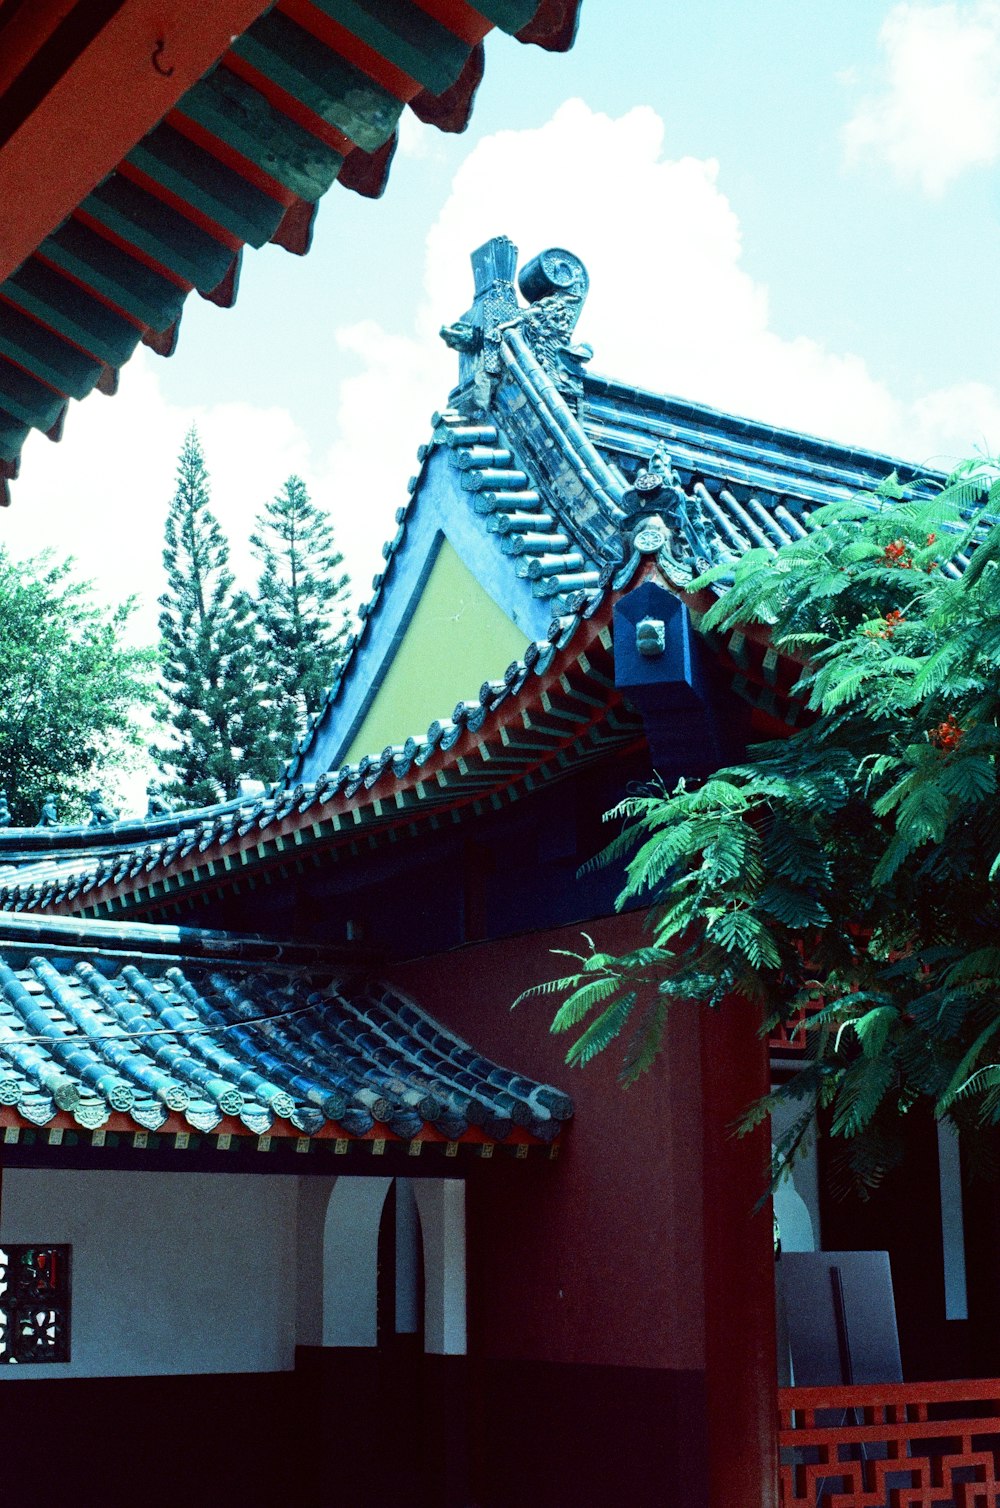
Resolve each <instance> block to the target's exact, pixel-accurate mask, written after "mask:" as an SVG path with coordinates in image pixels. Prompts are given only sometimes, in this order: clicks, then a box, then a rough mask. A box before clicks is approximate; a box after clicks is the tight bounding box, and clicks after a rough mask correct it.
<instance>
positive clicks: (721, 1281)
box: [701, 999, 778, 1508]
mask: <svg viewBox="0 0 1000 1508" xmlns="http://www.w3.org/2000/svg"><path fill="white" fill-rule="evenodd" d="M759 1021H760V1014H759V1012H758V1011H757V1010H756V1009H755V1007H753V1006H752V1005H750V1004H748V1003H747V1002H746V1001H743V1000H737V999H731V1000H728V1001H726V1003H725V1005H724V1006H723V1007H722V1008H721V1009H720V1010H718V1011H706V1012H705V1013H704V1015H703V1024H702V1038H701V1041H702V1068H701V1081H702V1117H703V1138H704V1140H703V1145H704V1154H703V1155H704V1183H703V1186H704V1244H705V1370H706V1390H707V1407H708V1452H709V1460H708V1479H709V1496H708V1501H709V1508H737V1505H738V1508H777V1502H778V1486H777V1474H778V1472H777V1464H778V1439H777V1424H778V1421H777V1398H776V1389H777V1381H776V1357H775V1318H774V1236H773V1226H772V1220H771V1206H770V1201H768V1202H767V1204H766V1205H765V1206H764V1207H763V1208H762V1209H760V1210H758V1211H757V1212H756V1213H754V1206H755V1205H756V1203H757V1201H758V1199H759V1198H760V1195H761V1191H762V1189H763V1188H765V1187H766V1178H767V1167H768V1161H769V1157H770V1132H769V1128H768V1125H767V1124H766V1123H765V1124H764V1125H763V1126H760V1127H758V1128H757V1130H756V1131H754V1132H753V1133H752V1134H751V1135H749V1136H746V1137H743V1138H741V1139H737V1138H736V1137H735V1136H734V1134H733V1124H734V1122H736V1121H738V1120H739V1119H740V1117H741V1116H742V1115H743V1113H744V1111H745V1110H746V1108H747V1106H748V1105H750V1104H752V1103H753V1101H754V1100H756V1099H759V1098H760V1096H761V1095H762V1094H766V1093H767V1090H768V1079H769V1073H768V1050H767V1043H766V1042H763V1041H761V1039H760V1037H759V1036H758V1034H757V1027H758V1024H759Z"/></svg>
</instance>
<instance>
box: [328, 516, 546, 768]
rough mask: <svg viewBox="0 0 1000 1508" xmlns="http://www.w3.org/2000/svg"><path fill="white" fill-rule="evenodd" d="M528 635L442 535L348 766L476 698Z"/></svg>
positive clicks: (350, 750) (522, 647) (520, 650)
mask: <svg viewBox="0 0 1000 1508" xmlns="http://www.w3.org/2000/svg"><path fill="white" fill-rule="evenodd" d="M527 644H528V639H527V636H526V635H525V634H523V633H522V632H521V630H520V629H519V628H517V627H516V626H515V625H514V624H513V623H512V622H511V621H510V619H509V618H508V617H507V614H506V613H505V612H504V611H503V609H502V608H499V607H497V605H496V603H495V602H494V601H493V599H492V597H490V596H488V595H487V593H486V592H484V590H483V588H482V587H481V586H480V585H479V582H478V581H477V580H476V578H475V577H474V576H473V574H472V572H471V571H470V570H469V569H468V567H467V566H465V565H463V563H462V561H461V560H460V559H459V557H458V555H457V554H456V553H455V551H454V549H453V548H452V546H451V545H450V544H449V543H448V541H447V540H443V541H442V544H441V548H440V550H439V552H438V557H437V559H436V560H435V562H434V564H433V566H432V567H431V571H430V575H429V576H428V577H427V581H426V583H425V585H424V589H423V591H422V592H421V594H420V600H419V602H418V603H417V605H416V608H415V610H414V612H413V616H412V617H411V619H410V621H409V623H408V624H407V627H406V631H405V633H404V635H403V639H402V642H401V643H400V645H399V648H398V649H397V650H396V653H395V655H394V656H393V660H392V664H391V665H390V666H389V669H388V670H387V672H386V675H385V679H384V680H383V682H382V684H381V686H380V687H379V689H378V691H377V692H376V693H375V700H374V701H373V702H372V704H371V706H370V707H369V708H368V711H367V712H366V713H365V716H364V720H363V722H362V724H361V727H360V728H359V729H358V731H357V733H356V734H355V736H354V738H353V739H352V741H351V745H350V747H349V748H348V750H347V753H346V754H345V755H344V761H345V763H354V762H355V761H357V760H359V759H360V758H361V756H362V754H379V753H381V751H382V750H383V749H384V748H385V747H386V745H387V744H399V743H402V742H403V740H404V739H405V738H408V737H409V736H410V734H420V733H423V732H424V731H425V730H426V729H427V727H428V726H429V725H430V724H431V723H432V722H433V721H434V720H435V718H441V717H450V716H451V712H452V708H453V707H454V706H455V705H456V703H457V702H460V701H463V700H465V701H471V700H474V699H475V697H477V696H478V695H479V688H480V686H481V685H482V684H483V682H484V681H487V680H499V679H500V678H501V676H502V675H503V673H504V671H505V670H506V669H507V666H508V665H509V664H510V663H511V661H512V660H519V659H521V658H522V657H523V655H524V651H525V648H526V647H527Z"/></svg>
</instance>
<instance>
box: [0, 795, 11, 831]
mask: <svg viewBox="0 0 1000 1508" xmlns="http://www.w3.org/2000/svg"><path fill="white" fill-rule="evenodd" d="M0 827H10V806H9V805H8V803H7V792H6V791H0Z"/></svg>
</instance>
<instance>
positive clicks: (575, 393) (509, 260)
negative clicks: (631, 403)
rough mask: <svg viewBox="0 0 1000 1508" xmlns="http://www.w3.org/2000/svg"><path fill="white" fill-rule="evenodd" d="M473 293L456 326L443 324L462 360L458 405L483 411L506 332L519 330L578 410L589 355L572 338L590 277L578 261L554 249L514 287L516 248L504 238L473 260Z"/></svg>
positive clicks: (529, 265)
mask: <svg viewBox="0 0 1000 1508" xmlns="http://www.w3.org/2000/svg"><path fill="white" fill-rule="evenodd" d="M471 261H472V275H473V279H474V283H475V292H474V297H473V301H472V307H471V308H470V309H469V310H468V312H467V313H466V314H463V315H462V317H461V319H459V320H457V321H456V322H455V323H454V324H451V325H444V326H443V327H442V330H441V338H442V340H443V341H444V342H445V344H446V345H448V346H450V347H451V348H452V350H455V351H457V352H458V354H459V375H458V391H457V393H456V394H455V395H454V397H455V403H456V405H457V406H458V407H460V408H461V407H467V406H468V407H471V408H472V410H473V411H475V410H482V411H485V410H487V409H488V408H489V407H490V405H491V402H492V398H493V394H494V392H495V390H496V387H497V384H498V383H499V380H500V376H501V373H502V370H503V361H502V356H501V345H502V342H503V338H504V336H505V334H507V332H509V331H513V330H516V329H519V330H521V331H522V333H523V335H524V337H525V340H526V342H527V344H528V346H529V348H530V349H531V350H532V351H533V352H534V353H535V355H536V356H537V357H538V359H539V361H540V362H541V363H542V365H543V366H544V368H545V370H546V372H547V373H548V374H549V376H550V377H551V378H552V379H553V381H554V382H555V384H556V387H557V388H558V390H559V391H560V392H561V393H562V394H563V396H564V397H565V398H566V399H567V400H568V401H570V402H572V404H573V405H574V407H575V405H576V403H577V401H578V400H579V398H580V396H581V394H582V392H583V383H582V380H581V377H580V372H579V368H580V367H581V366H582V363H583V362H585V361H587V360H589V359H590V357H591V356H592V355H593V352H592V351H591V349H590V347H589V346H575V345H573V344H572V343H571V337H572V334H573V330H574V327H575V325H576V322H577V319H578V318H579V316H580V310H581V308H582V306H583V301H584V299H585V298H586V296H587V289H588V288H589V286H590V279H589V277H588V275H587V269H586V268H585V267H584V265H583V263H582V262H581V261H580V259H579V257H576V256H574V255H573V253H572V252H569V251H563V250H562V249H561V248H560V247H552V248H550V249H549V250H548V251H543V252H541V254H540V255H539V256H537V257H535V258H534V260H533V261H531V262H529V263H527V265H526V266H525V267H523V268H522V269H521V275H520V277H519V278H518V287H519V288H520V290H521V293H522V294H523V295H524V297H525V299H526V300H527V307H524V306H522V305H521V304H519V303H518V299H517V294H516V292H515V289H514V274H515V272H516V270H517V247H516V246H515V245H514V243H513V241H511V240H510V238H509V237H508V236H494V237H493V238H492V240H489V241H486V242H485V243H484V244H483V245H482V246H480V247H478V248H477V249H476V250H475V251H474V252H473V253H472V257H471Z"/></svg>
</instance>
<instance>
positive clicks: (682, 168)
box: [418, 100, 1000, 465]
mask: <svg viewBox="0 0 1000 1508" xmlns="http://www.w3.org/2000/svg"><path fill="white" fill-rule="evenodd" d="M664 129H665V128H664V124H663V121H662V120H661V119H660V117H659V116H658V115H657V114H656V113H655V111H653V110H652V109H649V108H648V107H640V108H637V109H634V110H631V111H629V112H628V114H626V115H624V116H622V117H620V118H619V119H616V120H612V119H610V118H609V117H608V116H606V115H602V114H600V113H597V112H595V111H592V110H591V109H589V108H588V106H587V105H586V104H584V103H583V102H582V101H579V100H576V101H570V102H568V103H567V104H565V105H563V106H562V107H561V108H560V110H558V111H557V113H556V114H555V116H554V117H553V118H552V120H550V121H549V122H548V123H547V124H545V125H543V126H541V127H539V128H537V129H535V130H527V131H502V132H498V133H497V134H496V135H494V136H491V137H488V138H486V139H485V140H483V141H482V142H480V143H479V145H478V146H477V147H476V148H475V150H474V151H473V152H472V153H471V154H470V156H469V157H468V158H467V159H466V161H465V162H464V163H463V165H462V167H461V168H460V169H459V171H458V173H457V174H456V176H455V179H454V183H453V186H452V192H451V194H450V196H449V198H448V200H447V202H446V203H445V205H444V207H443V209H442V211H441V214H440V215H439V217H438V219H437V222H436V223H435V225H434V227H433V229H432V230H431V232H430V235H429V237H428V247H427V268H426V276H425V285H426V288H427V304H426V306H425V308H424V309H423V310H422V311H421V313H420V316H419V319H418V336H419V339H420V340H422V341H425V342H433V331H435V330H436V329H437V327H438V326H439V325H440V324H441V323H443V322H444V321H446V320H452V319H455V318H456V317H457V316H458V315H460V314H461V312H462V310H463V308H464V307H465V304H466V300H467V298H468V296H469V293H470V291H471V278H470V273H469V265H468V253H469V251H470V249H471V248H473V247H475V246H477V245H479V244H480V243H481V242H482V241H483V240H485V239H486V238H487V237H489V236H491V235H496V234H498V233H499V232H505V233H507V234H508V235H510V236H511V237H512V238H513V239H514V240H515V241H516V242H517V243H518V245H519V246H520V248H521V251H522V255H523V256H524V257H527V256H531V255H534V254H535V253H536V252H537V251H540V250H541V249H542V248H543V247H545V246H552V245H564V246H567V247H569V249H570V250H572V251H574V252H576V253H577V254H578V255H579V256H581V257H582V258H583V260H584V262H585V263H586V265H587V267H588V269H589V272H590V278H591V287H590V293H589V295H588V299H587V303H586V306H585V309H584V312H583V315H582V317H581V321H580V326H579V331H580V335H581V337H582V338H583V339H586V340H588V341H590V343H591V344H592V345H593V347H594V351H595V356H594V362H593V366H594V368H595V369H596V370H599V371H602V372H608V373H611V374H613V375H615V376H618V377H622V378H624V379H626V380H627V381H630V382H634V383H636V384H637V385H639V386H644V387H649V388H652V389H653V390H654V391H657V392H667V393H675V394H677V395H679V396H682V397H685V398H690V399H694V400H696V401H700V402H704V403H707V404H711V405H713V406H715V407H718V408H723V409H727V410H729V411H731V412H735V413H738V414H745V415H747V416H749V417H754V418H760V419H763V420H767V421H768V422H771V423H774V424H776V425H782V426H786V427H788V428H791V429H801V430H804V431H806V432H812V433H816V434H820V435H823V436H826V437H828V438H831V439H835V440H840V441H842V442H844V443H845V444H850V445H856V446H868V447H871V448H873V449H876V450H885V451H888V452H890V453H893V454H896V455H899V456H903V457H908V458H911V459H913V460H915V461H921V462H927V463H931V462H934V463H937V464H944V465H947V464H948V462H949V461H950V460H951V459H952V458H959V457H961V456H962V455H963V454H964V453H965V452H966V451H967V450H969V449H971V448H973V447H974V446H975V445H976V444H978V443H982V439H983V436H984V435H985V436H986V437H987V439H988V441H989V443H991V444H992V445H993V446H994V447H1000V393H998V392H997V391H995V390H993V389H988V388H986V387H983V386H978V387H975V388H973V387H972V386H971V385H963V386H960V387H955V388H947V389H941V390H939V391H935V392H933V393H928V394H925V395H923V396H922V397H921V398H920V399H919V401H917V402H915V403H906V402H904V401H902V400H901V399H900V398H899V397H897V396H896V395H895V394H894V393H893V392H892V391H890V389H889V388H888V387H887V386H886V384H885V383H883V382H881V381H880V380H879V379H878V378H877V376H876V375H875V374H874V373H873V372H872V371H871V370H870V369H869V367H868V366H867V364H866V363H865V361H864V360H863V359H862V358H861V357H860V356H858V355H855V354H852V353H850V352H839V351H831V350H829V349H827V348H826V347H824V346H823V345H822V344H820V343H819V342H818V341H816V340H813V339H811V338H810V337H809V336H808V335H801V336H799V337H797V338H795V339H785V338H783V337H781V336H780V335H778V334H777V333H776V332H775V331H774V330H772V329H771V327H770V311H769V305H768V295H767V290H766V288H765V287H763V286H762V285H761V284H759V283H756V282H754V280H753V279H752V278H751V277H750V276H749V274H748V273H747V272H746V271H745V269H744V268H743V265H742V260H741V258H742V242H741V231H740V224H739V219H738V217H737V215H736V213H735V211H734V209H733V207H732V205H731V204H730V202H729V200H728V199H727V197H726V196H725V194H724V193H723V191H722V189H721V188H720V186H719V185H720V176H721V173H720V167H719V164H718V163H717V162H715V161H714V160H711V159H709V160H707V161H702V160H698V159H695V158H690V157H686V158H680V159H671V158H670V157H668V156H665V155H664ZM609 183H613V184H614V186H615V196H614V203H615V204H616V205H618V206H620V207H621V208H620V209H619V212H618V214H617V215H611V214H609V213H608V199H607V195H606V191H605V188H604V185H607V184H609ZM498 206H500V208H498Z"/></svg>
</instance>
